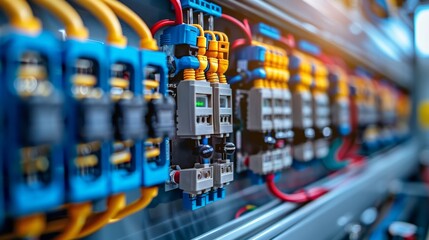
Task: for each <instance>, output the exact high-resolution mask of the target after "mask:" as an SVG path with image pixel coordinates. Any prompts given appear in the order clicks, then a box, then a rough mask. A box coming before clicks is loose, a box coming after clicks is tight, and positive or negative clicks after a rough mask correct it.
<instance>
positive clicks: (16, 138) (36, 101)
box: [0, 32, 64, 216]
mask: <svg viewBox="0 0 429 240" xmlns="http://www.w3.org/2000/svg"><path fill="white" fill-rule="evenodd" d="M1 49H2V50H3V51H2V53H1V59H2V62H3V66H2V70H3V74H2V78H3V79H2V80H3V81H1V83H0V85H1V87H0V88H1V89H3V91H2V96H3V100H4V101H3V102H4V103H7V104H5V105H4V106H3V107H4V109H3V110H4V112H7V113H8V114H7V116H5V119H4V120H5V122H4V123H5V125H4V129H5V136H4V137H5V138H6V139H7V142H5V143H4V144H5V146H4V147H5V149H7V151H5V153H4V155H3V156H4V159H8V160H7V161H5V164H4V166H5V178H4V181H5V182H6V183H7V186H6V201H7V209H8V213H9V214H10V215H12V216H20V215H25V214H31V213H35V212H40V211H45V210H50V209H53V208H56V207H58V206H60V205H61V204H62V203H63V202H64V198H63V196H64V187H63V186H64V177H63V176H64V173H63V163H62V151H61V143H62V135H63V134H62V130H63V120H62V119H63V118H62V107H63V96H62V94H61V92H60V90H59V89H60V87H61V65H60V64H58V63H59V62H61V52H60V49H61V47H60V44H59V42H58V41H57V40H56V39H55V38H54V37H53V36H52V35H50V34H48V33H43V32H42V33H40V34H37V35H24V34H23V33H20V32H12V33H10V34H9V35H7V36H5V38H4V39H3V41H2V45H1Z"/></svg>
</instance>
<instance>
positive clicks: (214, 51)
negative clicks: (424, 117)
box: [205, 31, 219, 83]
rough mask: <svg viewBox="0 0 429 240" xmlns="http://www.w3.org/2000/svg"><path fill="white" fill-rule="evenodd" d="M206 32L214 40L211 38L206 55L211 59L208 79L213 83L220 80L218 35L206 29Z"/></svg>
mask: <svg viewBox="0 0 429 240" xmlns="http://www.w3.org/2000/svg"><path fill="white" fill-rule="evenodd" d="M205 33H207V34H209V35H211V37H212V40H209V47H208V51H207V53H206V56H207V57H208V60H209V69H208V70H207V80H208V81H209V82H211V83H216V82H219V76H218V74H217V70H218V67H219V64H218V60H217V56H218V51H219V45H218V41H217V40H216V35H215V34H214V33H213V32H212V31H205Z"/></svg>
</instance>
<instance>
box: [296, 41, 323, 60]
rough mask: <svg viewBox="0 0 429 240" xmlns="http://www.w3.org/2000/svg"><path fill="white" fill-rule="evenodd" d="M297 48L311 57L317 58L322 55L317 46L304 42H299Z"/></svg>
mask: <svg viewBox="0 0 429 240" xmlns="http://www.w3.org/2000/svg"><path fill="white" fill-rule="evenodd" d="M298 48H299V49H300V50H302V51H303V52H306V53H309V54H311V55H313V56H319V55H320V54H321V53H322V50H321V49H320V47H319V46H317V45H316V44H314V43H311V42H309V41H306V40H301V41H299V42H298Z"/></svg>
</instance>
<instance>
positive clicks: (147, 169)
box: [140, 50, 170, 186]
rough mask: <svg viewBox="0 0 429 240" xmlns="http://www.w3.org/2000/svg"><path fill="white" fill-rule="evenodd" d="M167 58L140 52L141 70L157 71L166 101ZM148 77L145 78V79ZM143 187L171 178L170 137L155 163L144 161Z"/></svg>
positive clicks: (153, 52) (162, 144)
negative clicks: (150, 69)
mask: <svg viewBox="0 0 429 240" xmlns="http://www.w3.org/2000/svg"><path fill="white" fill-rule="evenodd" d="M166 59H167V56H166V55H165V53H163V52H157V51H149V50H142V51H140V61H141V69H142V70H143V71H146V70H147V69H149V68H153V69H155V70H156V71H155V73H156V74H159V93H160V94H161V95H162V97H163V98H164V99H166V98H167V97H168V93H167V84H168V81H167V62H166ZM145 77H146V76H144V78H145ZM142 165H143V178H142V179H143V181H142V185H143V186H153V185H157V184H161V183H164V182H165V181H166V180H167V179H168V177H169V175H168V174H169V167H170V146H169V138H168V136H164V138H163V140H162V142H161V146H160V155H159V157H158V158H157V159H155V161H148V160H147V159H143V163H142Z"/></svg>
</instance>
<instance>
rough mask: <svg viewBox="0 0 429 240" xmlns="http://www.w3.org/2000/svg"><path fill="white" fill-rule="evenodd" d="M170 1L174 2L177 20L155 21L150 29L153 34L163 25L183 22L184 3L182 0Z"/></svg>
mask: <svg viewBox="0 0 429 240" xmlns="http://www.w3.org/2000/svg"><path fill="white" fill-rule="evenodd" d="M170 2H171V4H173V7H174V12H175V15H176V20H174V21H173V20H170V19H163V20H160V21H158V22H157V23H155V24H154V25H153V26H152V28H151V29H150V32H151V33H152V35H153V36H155V33H156V32H158V31H159V30H160V29H161V28H163V27H167V26H173V25H179V24H183V14H182V4H181V3H180V0H170Z"/></svg>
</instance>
